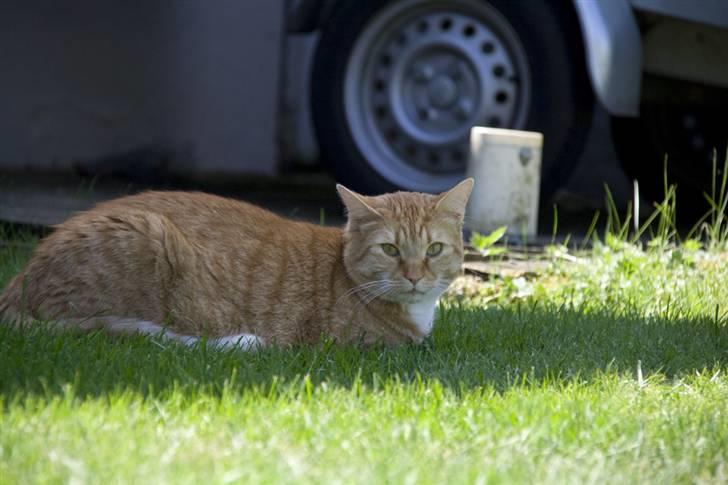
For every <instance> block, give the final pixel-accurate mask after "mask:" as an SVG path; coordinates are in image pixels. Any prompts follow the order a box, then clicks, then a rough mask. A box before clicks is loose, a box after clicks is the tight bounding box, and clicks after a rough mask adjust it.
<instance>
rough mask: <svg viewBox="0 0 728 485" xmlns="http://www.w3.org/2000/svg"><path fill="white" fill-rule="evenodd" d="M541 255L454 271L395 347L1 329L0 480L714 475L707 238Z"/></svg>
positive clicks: (721, 389)
mask: <svg viewBox="0 0 728 485" xmlns="http://www.w3.org/2000/svg"><path fill="white" fill-rule="evenodd" d="M615 233H619V231H615ZM654 241H657V243H654ZM32 245H33V240H32V238H31V239H29V238H27V237H15V238H12V239H11V240H10V243H6V244H5V245H3V246H0V286H2V285H4V284H5V282H6V281H7V280H8V278H9V277H10V276H12V274H14V273H15V272H16V271H17V270H18V269H19V268H20V266H21V265H22V263H23V261H24V260H25V259H26V258H27V257H28V255H29V252H30V250H31V248H32ZM498 259H503V261H506V260H507V256H506V255H499V256H497V257H496V260H498ZM494 264H495V268H496V270H497V267H498V262H497V261H496V263H494ZM539 268H540V269H539V270H538V271H537V272H536V274H533V273H532V272H526V273H524V274H523V275H518V274H516V275H505V276H504V275H502V274H498V272H497V271H495V273H494V274H492V275H491V276H488V277H485V278H483V279H480V280H476V279H473V278H472V277H471V278H470V279H464V280H463V281H462V282H460V283H461V284H459V285H457V287H456V288H455V289H454V290H453V292H452V293H451V294H450V296H449V297H448V298H447V299H446V300H445V301H443V303H442V305H441V307H440V309H439V313H438V317H437V321H436V325H435V327H434V332H433V334H432V335H431V336H430V337H429V338H428V339H427V340H426V341H425V343H424V344H422V345H419V346H405V347H400V348H396V349H386V348H373V349H360V348H355V347H336V346H333V345H331V344H330V343H327V342H322V343H321V344H319V345H317V346H314V347H300V348H291V349H281V348H273V349H267V350H263V351H260V352H255V353H245V352H241V351H234V350H228V351H217V350H213V349H208V348H207V347H206V346H205V344H204V343H202V344H201V345H198V346H196V347H193V348H185V347H181V346H178V345H172V344H166V343H165V344H162V343H159V342H156V341H151V340H147V339H144V338H142V337H130V338H116V339H114V338H109V337H107V336H105V335H102V334H91V335H84V336H79V335H75V334H57V333H53V332H49V331H47V329H44V328H42V326H37V327H35V328H34V329H31V330H29V331H26V332H18V331H16V330H11V329H8V328H7V327H5V326H0V406H1V407H2V411H1V414H0V482H2V483H23V484H24V483H46V482H50V483H54V482H74V483H110V482H124V483H128V482H137V483H171V482H173V483H202V482H205V483H210V484H212V483H227V482H295V483H306V482H309V483H313V482H322V481H323V482H338V483H383V482H397V483H399V482H404V483H471V482H474V483H519V482H520V483H522V482H528V483H533V482H535V483H584V482H593V483H620V484H622V483H696V482H698V483H726V481H727V480H728V465H727V464H726V463H727V461H728V414H727V410H728V404H726V403H728V375H727V374H726V372H728V323H727V322H728V285H726V283H725V282H726V281H728V256H727V255H726V253H725V252H723V251H722V250H720V249H716V248H715V247H713V248H711V249H710V250H706V249H704V248H703V247H702V246H701V245H700V244H697V243H695V242H694V241H688V242H687V243H684V244H675V243H669V242H668V241H667V240H665V239H662V240H661V239H660V238H655V239H653V244H650V245H644V246H643V245H641V244H638V243H634V244H633V243H629V242H628V238H625V237H618V236H610V237H606V238H605V242H603V243H599V242H597V243H596V244H594V247H593V248H592V249H590V250H589V251H583V252H577V251H574V250H568V249H567V248H566V247H563V246H554V247H551V248H549V249H548V251H547V252H546V254H545V255H544V256H541V264H540V265H539Z"/></svg>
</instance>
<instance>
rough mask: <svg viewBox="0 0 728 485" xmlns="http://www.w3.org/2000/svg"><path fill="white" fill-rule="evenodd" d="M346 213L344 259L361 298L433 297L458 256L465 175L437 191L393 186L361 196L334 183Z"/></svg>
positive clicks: (469, 184)
mask: <svg viewBox="0 0 728 485" xmlns="http://www.w3.org/2000/svg"><path fill="white" fill-rule="evenodd" d="M336 188H337V190H338V192H339V195H340V196H341V199H342V201H343V202H344V205H345V206H346V209H347V213H348V222H347V225H346V229H345V230H344V265H345V266H346V270H347V272H348V274H349V276H350V277H351V279H352V280H353V281H354V283H355V284H356V285H357V286H358V287H361V290H360V291H359V295H361V296H362V298H365V299H367V300H369V299H373V298H382V299H385V300H389V301H394V302H398V303H407V304H411V303H418V302H421V301H429V300H434V299H436V298H437V297H438V296H440V294H441V293H442V292H443V291H445V289H447V287H448V285H449V284H450V283H451V282H452V281H453V280H454V279H455V277H457V275H458V274H459V272H460V266H461V264H462V262H463V239H462V226H463V217H464V215H465V206H466V204H467V202H468V198H469V197H470V192H471V191H472V188H473V179H472V178H469V179H467V180H464V181H463V182H461V183H459V184H458V185H456V186H455V187H454V188H452V189H450V190H449V191H447V192H444V193H442V194H439V195H429V194H421V193H416V192H395V193H392V194H384V195H379V196H374V197H367V196H363V195H360V194H357V193H355V192H352V191H351V190H349V189H347V188H346V187H344V186H342V185H337V186H336Z"/></svg>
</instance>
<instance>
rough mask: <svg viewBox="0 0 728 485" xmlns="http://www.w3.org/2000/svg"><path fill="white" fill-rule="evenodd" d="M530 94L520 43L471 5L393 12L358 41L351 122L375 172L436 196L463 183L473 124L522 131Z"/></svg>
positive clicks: (412, 1)
mask: <svg viewBox="0 0 728 485" xmlns="http://www.w3.org/2000/svg"><path fill="white" fill-rule="evenodd" d="M530 94H531V76H530V73H529V70H528V61H527V57H526V53H525V49H524V48H523V46H522V45H521V43H520V41H519V39H518V36H517V35H516V33H515V32H514V31H513V29H512V28H511V27H510V25H509V23H508V22H507V20H506V19H505V18H504V17H503V16H502V15H501V14H500V13H499V12H498V11H496V10H495V9H493V8H492V7H491V6H490V5H488V4H487V3H484V2H475V1H470V0H456V1H437V0H433V1H428V0H409V1H400V2H396V3H394V4H392V5H389V6H388V7H385V8H384V9H383V10H381V11H380V12H378V13H377V14H376V15H375V16H374V17H373V18H372V19H371V21H370V22H369V23H368V24H367V26H366V27H365V28H364V30H363V31H362V33H361V34H360V35H359V37H358V39H357V41H356V43H355V45H354V48H353V50H352V54H351V57H350V58H349V62H348V64H347V67H346V74H345V78H344V107H345V115H346V118H347V122H348V124H349V126H350V128H351V134H352V137H353V139H354V142H355V143H356V145H357V147H358V149H359V150H360V152H361V153H362V155H363V156H364V157H365V158H366V159H367V161H368V163H369V164H370V165H371V167H372V168H373V169H374V170H376V171H377V172H378V173H379V175H381V176H382V177H384V178H385V179H386V180H388V181H389V182H391V183H392V184H394V185H397V186H400V187H404V188H407V189H410V190H421V191H430V192H434V191H441V190H445V189H447V188H449V187H450V186H452V185H453V184H454V183H456V182H457V181H458V180H459V179H460V178H461V177H462V174H463V173H464V172H465V165H466V161H467V158H468V153H469V146H468V144H469V141H468V136H469V131H470V128H471V127H472V126H473V125H486V126H498V127H505V128H515V129H518V128H523V127H524V126H525V124H526V117H527V110H528V104H529V99H530Z"/></svg>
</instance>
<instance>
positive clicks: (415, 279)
mask: <svg viewBox="0 0 728 485" xmlns="http://www.w3.org/2000/svg"><path fill="white" fill-rule="evenodd" d="M405 278H407V280H409V282H410V283H412V286H413V287H414V286H417V282H418V281H420V280H421V279H422V276H405Z"/></svg>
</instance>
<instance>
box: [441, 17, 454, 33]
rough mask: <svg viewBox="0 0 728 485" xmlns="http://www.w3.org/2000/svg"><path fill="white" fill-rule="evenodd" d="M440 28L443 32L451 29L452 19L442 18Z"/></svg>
mask: <svg viewBox="0 0 728 485" xmlns="http://www.w3.org/2000/svg"><path fill="white" fill-rule="evenodd" d="M440 28H441V29H442V30H444V31H448V30H450V29H451V28H452V19H450V18H444V19H442V21H441V22H440Z"/></svg>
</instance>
